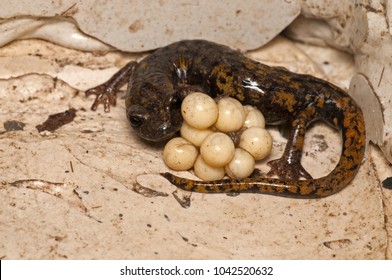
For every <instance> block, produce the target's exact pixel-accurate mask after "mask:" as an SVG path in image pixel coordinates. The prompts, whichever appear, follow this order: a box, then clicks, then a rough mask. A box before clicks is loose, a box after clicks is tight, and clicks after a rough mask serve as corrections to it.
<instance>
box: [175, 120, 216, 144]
mask: <svg viewBox="0 0 392 280" xmlns="http://www.w3.org/2000/svg"><path fill="white" fill-rule="evenodd" d="M213 132H214V131H212V130H211V129H209V128H207V129H197V128H194V127H192V126H190V125H189V124H188V123H187V122H183V124H182V126H181V130H180V133H181V137H183V138H185V139H186V140H188V141H189V142H191V143H192V144H193V145H195V146H196V147H200V145H201V143H203V141H204V139H205V138H206V137H207V136H208V135H210V134H211V133H213Z"/></svg>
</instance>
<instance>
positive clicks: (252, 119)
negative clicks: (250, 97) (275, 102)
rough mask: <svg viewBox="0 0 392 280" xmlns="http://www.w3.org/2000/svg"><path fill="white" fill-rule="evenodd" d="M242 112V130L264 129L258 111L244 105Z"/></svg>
mask: <svg viewBox="0 0 392 280" xmlns="http://www.w3.org/2000/svg"><path fill="white" fill-rule="evenodd" d="M244 110H245V115H246V117H245V121H244V125H243V128H249V127H253V126H256V127H261V128H265V118H264V116H263V114H262V113H261V112H260V111H259V110H258V109H256V108H255V107H253V106H250V105H246V106H244Z"/></svg>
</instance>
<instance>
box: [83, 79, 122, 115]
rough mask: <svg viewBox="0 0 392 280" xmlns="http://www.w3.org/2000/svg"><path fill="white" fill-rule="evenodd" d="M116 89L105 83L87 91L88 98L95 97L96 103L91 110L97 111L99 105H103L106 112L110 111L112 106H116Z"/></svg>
mask: <svg viewBox="0 0 392 280" xmlns="http://www.w3.org/2000/svg"><path fill="white" fill-rule="evenodd" d="M116 91H117V89H116V88H113V86H112V85H111V84H109V83H103V84H101V85H99V86H96V87H94V88H90V89H89V90H87V91H86V96H90V95H92V94H93V95H95V96H96V98H95V101H94V103H93V105H92V106H91V110H93V111H95V110H97V108H98V105H99V104H103V107H104V110H105V112H109V111H110V105H112V106H116V97H117V96H116V95H117V94H116Z"/></svg>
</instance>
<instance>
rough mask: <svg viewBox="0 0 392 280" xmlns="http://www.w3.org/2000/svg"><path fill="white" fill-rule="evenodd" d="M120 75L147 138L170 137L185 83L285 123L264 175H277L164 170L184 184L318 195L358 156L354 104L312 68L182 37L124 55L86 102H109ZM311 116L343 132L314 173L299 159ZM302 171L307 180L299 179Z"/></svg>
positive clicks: (359, 129)
mask: <svg viewBox="0 0 392 280" xmlns="http://www.w3.org/2000/svg"><path fill="white" fill-rule="evenodd" d="M125 80H129V83H128V92H127V98H126V107H127V117H128V120H129V121H130V124H131V126H132V127H133V128H134V129H135V131H136V133H137V134H138V135H139V136H140V137H142V138H144V139H147V140H150V141H160V140H165V139H168V138H170V137H172V136H173V135H174V134H175V133H176V132H177V131H178V130H179V129H180V127H181V123H182V117H181V113H180V105H181V101H182V100H183V98H184V97H185V96H186V94H188V93H189V92H190V91H202V92H204V93H207V94H209V95H210V96H212V97H217V96H220V95H228V96H231V97H234V98H236V99H238V100H239V101H241V102H242V103H243V104H249V105H253V106H256V107H257V108H258V109H259V110H260V111H261V112H262V113H263V115H264V116H265V119H266V122H267V123H268V124H281V123H287V124H289V125H290V126H291V134H290V136H289V139H288V143H287V145H286V149H285V151H284V154H283V156H282V158H280V159H278V160H275V161H272V162H270V163H269V164H270V166H271V171H270V172H269V173H268V175H278V176H279V177H280V178H281V179H273V178H247V179H243V180H234V179H227V180H219V181H212V182H203V181H193V180H186V179H182V178H179V177H176V176H174V175H172V174H170V173H164V174H162V175H163V176H164V177H165V178H167V179H168V180H169V181H170V182H172V183H173V184H174V185H176V186H178V187H180V188H182V189H185V190H188V191H196V192H205V193H222V192H226V193H227V192H253V193H266V194H273V195H281V196H289V197H304V198H315V197H324V196H328V195H331V194H333V193H335V192H337V191H339V190H341V189H342V188H343V187H345V186H346V185H347V184H348V183H349V182H350V181H351V180H352V178H353V177H354V176H355V174H356V173H357V170H358V168H359V166H360V164H361V161H362V157H363V153H364V149H365V126H364V119H363V115H362V112H361V110H360V108H359V107H358V106H357V105H356V104H355V102H354V101H353V100H352V99H351V98H350V96H348V95H347V94H346V93H345V92H344V91H343V90H341V89H340V88H338V87H336V86H334V85H332V84H331V83H328V82H326V81H323V80H321V79H318V78H315V77H313V76H309V75H302V74H296V73H292V72H289V71H288V70H286V69H283V68H280V67H269V66H267V65H264V64H261V63H259V62H256V61H253V60H251V59H249V58H247V57H246V56H244V55H243V54H241V53H240V52H237V51H234V50H232V49H230V48H228V47H225V46H222V45H218V44H215V43H211V42H207V41H202V40H193V41H180V42H177V43H174V44H171V45H169V46H167V47H164V48H161V49H158V50H157V51H155V52H154V53H152V54H151V55H149V56H147V57H146V58H145V59H143V60H142V61H140V63H136V62H132V63H129V64H128V65H127V66H126V67H124V68H123V69H122V70H120V72H119V73H118V74H116V75H115V76H113V77H112V78H111V80H109V81H108V82H107V83H105V84H103V85H101V86H98V87H97V88H94V89H91V90H89V91H88V92H87V94H96V95H97V100H96V101H95V103H94V104H93V107H92V108H93V109H95V108H96V107H97V105H98V104H99V103H104V104H105V110H108V108H109V104H113V103H114V102H113V95H115V91H116V90H117V89H118V88H119V87H120V86H121V84H122V83H123V82H124V81H125ZM113 92H114V93H113ZM114 100H115V99H114ZM316 120H323V121H326V122H328V123H329V124H331V125H332V126H334V127H335V128H337V129H338V130H339V131H340V132H341V135H342V138H343V149H342V155H341V158H340V160H339V162H338V164H337V166H336V168H335V169H334V170H333V171H332V172H331V173H330V174H329V175H327V176H326V177H323V178H319V179H312V178H311V176H310V175H309V174H308V173H307V172H306V170H305V169H304V168H303V167H302V165H301V163H300V160H301V154H302V148H303V143H304V136H305V131H306V127H307V126H308V125H309V124H310V123H311V122H313V121H316ZM300 177H304V178H306V180H299V179H300Z"/></svg>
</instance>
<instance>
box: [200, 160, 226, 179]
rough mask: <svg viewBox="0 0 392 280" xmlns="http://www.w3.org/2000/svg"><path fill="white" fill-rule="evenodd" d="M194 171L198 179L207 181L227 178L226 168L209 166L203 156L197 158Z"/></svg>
mask: <svg viewBox="0 0 392 280" xmlns="http://www.w3.org/2000/svg"><path fill="white" fill-rule="evenodd" d="M193 170H194V171H195V174H196V176H197V177H199V178H200V179H202V180H205V181H212V180H220V179H222V178H223V176H225V168H224V167H214V166H211V165H209V164H207V163H206V162H205V161H204V160H203V158H202V156H201V155H199V156H198V157H197V159H196V162H195V165H194V167H193Z"/></svg>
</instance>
